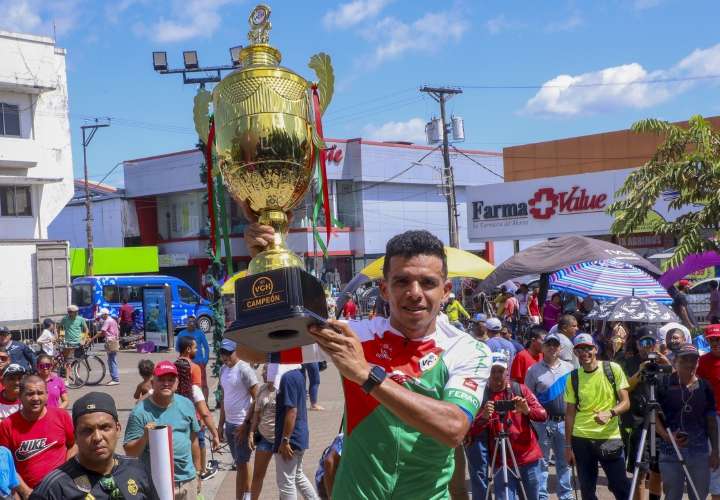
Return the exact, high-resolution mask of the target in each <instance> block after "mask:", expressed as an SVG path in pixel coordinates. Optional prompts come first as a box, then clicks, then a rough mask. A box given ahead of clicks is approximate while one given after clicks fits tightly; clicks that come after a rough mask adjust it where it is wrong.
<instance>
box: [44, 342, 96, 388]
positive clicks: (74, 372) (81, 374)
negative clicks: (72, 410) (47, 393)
mask: <svg viewBox="0 0 720 500" xmlns="http://www.w3.org/2000/svg"><path fill="white" fill-rule="evenodd" d="M64 349H65V347H64V346H61V347H60V354H59V355H58V357H57V361H56V363H57V366H58V371H59V372H60V373H62V372H64V368H65V363H66V360H65V356H64V355H63V352H64ZM91 349H92V344H83V345H81V346H79V347H74V348H73V350H74V351H75V353H74V356H73V358H72V360H71V361H70V370H69V371H70V373H67V374H66V375H67V379H66V380H67V381H66V384H67V386H68V387H69V388H70V389H79V388H80V387H83V386H84V385H99V384H100V382H102V381H103V379H104V378H105V374H106V373H107V366H106V364H105V361H104V360H103V359H102V357H100V356H98V355H97V354H90V350H91ZM61 370H62V371H61Z"/></svg>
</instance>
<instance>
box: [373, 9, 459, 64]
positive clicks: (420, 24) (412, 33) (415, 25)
mask: <svg viewBox="0 0 720 500" xmlns="http://www.w3.org/2000/svg"><path fill="white" fill-rule="evenodd" d="M468 27H469V25H468V23H467V21H465V19H464V18H463V17H462V16H459V15H458V13H457V12H451V11H443V12H428V13H427V14H425V15H424V16H423V17H421V18H419V19H417V20H415V21H414V22H412V23H410V24H407V23H404V22H402V21H399V20H397V19H395V18H392V17H385V18H383V19H381V20H380V21H378V22H377V23H376V24H375V26H374V27H372V28H371V29H368V30H365V32H364V36H365V37H366V38H367V39H368V40H371V41H377V45H376V47H375V50H374V52H373V54H372V56H371V57H370V59H369V61H368V62H369V63H370V65H377V64H380V63H382V62H384V61H386V60H389V59H395V58H397V57H400V56H401V55H403V54H404V53H406V52H409V51H416V52H417V51H424V52H434V51H437V50H438V49H439V48H440V47H442V46H443V45H445V44H446V43H448V42H457V41H459V40H460V39H461V38H462V36H463V34H464V33H465V32H466V31H467V29H468Z"/></svg>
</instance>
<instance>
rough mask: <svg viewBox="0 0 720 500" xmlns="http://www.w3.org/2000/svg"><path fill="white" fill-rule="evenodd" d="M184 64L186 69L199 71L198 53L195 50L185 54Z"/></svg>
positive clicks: (187, 51)
mask: <svg viewBox="0 0 720 500" xmlns="http://www.w3.org/2000/svg"><path fill="white" fill-rule="evenodd" d="M183 63H184V64H185V69H198V67H199V66H198V57H197V51H195V50H186V51H184V52H183Z"/></svg>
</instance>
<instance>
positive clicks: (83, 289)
mask: <svg viewBox="0 0 720 500" xmlns="http://www.w3.org/2000/svg"><path fill="white" fill-rule="evenodd" d="M92 302H93V301H92V286H90V285H73V287H72V303H73V304H75V305H76V306H78V307H84V306H89V305H90V304H92Z"/></svg>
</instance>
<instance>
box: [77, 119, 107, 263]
mask: <svg viewBox="0 0 720 500" xmlns="http://www.w3.org/2000/svg"><path fill="white" fill-rule="evenodd" d="M109 126H110V124H109V123H98V120H97V118H95V123H94V124H93V125H83V126H81V127H80V128H81V129H82V136H83V137H82V144H83V171H84V174H85V229H86V231H87V250H86V252H87V255H86V257H87V264H86V266H85V273H86V274H87V275H88V276H92V275H93V265H94V260H93V216H92V201H91V199H90V187H89V186H88V166H87V147H88V146H89V145H90V142H91V141H92V140H93V137H95V132H97V129H99V128H101V127H109ZM88 130H90V134H89V135H88V134H87V131H88Z"/></svg>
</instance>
